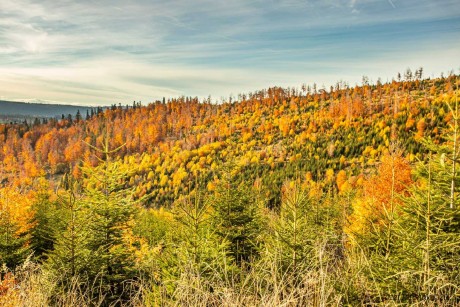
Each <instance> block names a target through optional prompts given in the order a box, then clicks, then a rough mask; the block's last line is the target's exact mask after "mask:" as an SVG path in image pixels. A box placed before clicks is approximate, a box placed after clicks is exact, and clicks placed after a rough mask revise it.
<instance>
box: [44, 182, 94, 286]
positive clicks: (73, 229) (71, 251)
mask: <svg viewBox="0 0 460 307" xmlns="http://www.w3.org/2000/svg"><path fill="white" fill-rule="evenodd" d="M61 186H62V189H63V192H61V193H60V194H59V195H58V197H59V200H58V203H59V205H60V209H59V212H56V213H57V214H58V220H57V222H56V223H55V224H54V225H53V230H54V235H53V240H54V249H53V250H52V251H51V252H49V253H48V254H47V261H46V263H45V267H47V268H48V269H49V270H50V271H51V272H52V273H54V275H55V276H57V277H58V278H59V280H60V281H61V283H62V284H63V286H64V287H67V286H69V285H70V284H71V283H72V281H73V280H74V279H83V280H84V279H86V277H87V272H88V270H89V268H90V262H91V251H90V250H89V249H88V239H89V233H88V224H90V223H91V219H90V216H89V214H88V212H87V211H86V208H85V207H84V204H83V201H82V195H81V187H80V183H79V182H78V181H76V180H75V179H74V178H72V177H71V176H70V175H65V176H64V177H63V179H62V181H61Z"/></svg>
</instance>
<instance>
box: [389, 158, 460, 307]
mask: <svg viewBox="0 0 460 307" xmlns="http://www.w3.org/2000/svg"><path fill="white" fill-rule="evenodd" d="M439 158H440V156H432V155H431V154H430V158H429V160H428V162H426V163H419V165H418V166H417V169H416V171H417V176H418V178H419V180H418V183H419V184H417V185H414V186H413V187H412V188H411V190H410V191H411V194H410V196H409V197H407V198H405V202H404V206H403V210H404V211H403V215H402V221H401V228H402V231H401V232H402V234H401V241H402V244H401V247H400V249H399V250H398V253H399V255H400V262H401V263H402V266H401V265H400V267H401V268H400V271H401V272H405V274H406V275H409V276H406V277H408V278H407V280H406V282H405V283H404V284H403V285H404V290H405V292H406V293H405V294H406V295H407V296H415V297H417V298H418V299H423V300H426V301H430V300H433V299H435V298H436V296H438V295H440V293H439V292H438V291H439V289H441V288H443V291H449V290H453V289H454V288H457V287H458V286H459V285H460V269H459V268H458V263H459V262H460V252H459V250H460V229H459V227H458V224H459V221H460V211H459V210H458V209H455V208H451V207H450V198H446V197H445V195H446V194H444V193H443V188H442V187H444V188H445V189H444V190H445V191H450V187H451V186H450V180H451V177H450V176H446V174H447V173H448V172H449V171H450V170H451V169H450V168H449V167H446V165H445V164H444V162H442V159H441V160H440V159H439ZM456 177H458V175H457V176H456ZM452 299H453V300H454V301H455V302H456V304H458V303H459V301H456V300H458V298H452Z"/></svg>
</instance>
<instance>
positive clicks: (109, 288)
mask: <svg viewBox="0 0 460 307" xmlns="http://www.w3.org/2000/svg"><path fill="white" fill-rule="evenodd" d="M108 144H109V142H108V134H106V135H105V138H104V144H102V148H96V147H94V146H91V145H89V146H90V147H91V148H92V149H93V150H95V151H96V153H97V154H99V155H100V157H98V159H99V161H100V165H99V166H98V167H96V168H91V167H83V169H82V170H83V176H84V177H85V178H86V180H85V187H84V189H83V194H84V202H85V206H86V207H87V210H88V214H89V216H90V217H91V223H90V224H89V225H88V230H89V238H88V248H89V250H90V251H91V254H92V262H91V269H90V270H89V275H90V277H91V278H100V282H101V284H102V286H103V288H104V291H106V293H105V294H106V295H107V297H108V301H111V300H115V299H120V297H123V295H125V294H127V293H124V286H125V282H126V281H128V280H129V279H131V278H133V277H134V266H135V265H134V255H133V252H132V249H131V247H130V246H129V244H128V243H127V236H129V235H131V231H132V221H133V216H134V212H135V206H134V202H133V198H132V197H133V191H132V189H128V188H126V182H127V181H128V180H127V178H128V175H129V172H128V171H125V170H122V169H120V164H119V163H116V162H114V161H112V159H111V155H112V154H113V153H115V152H117V151H118V150H119V149H120V148H121V147H120V148H117V149H114V150H110V149H109V145H108Z"/></svg>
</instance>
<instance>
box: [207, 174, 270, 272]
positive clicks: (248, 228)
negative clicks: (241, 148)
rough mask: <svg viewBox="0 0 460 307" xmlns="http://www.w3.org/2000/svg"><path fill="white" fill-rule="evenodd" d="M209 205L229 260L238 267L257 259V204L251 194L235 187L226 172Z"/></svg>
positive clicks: (240, 187) (246, 190) (254, 196)
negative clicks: (226, 247) (225, 246)
mask: <svg viewBox="0 0 460 307" xmlns="http://www.w3.org/2000/svg"><path fill="white" fill-rule="evenodd" d="M210 202H211V207H212V209H213V215H212V220H213V221H212V223H213V227H214V229H215V231H216V234H217V235H218V236H219V237H220V238H221V240H225V241H228V243H229V246H228V254H229V256H230V257H232V258H233V259H234V260H235V261H236V263H237V264H238V265H241V264H243V262H247V261H249V259H250V258H251V257H255V256H257V255H258V252H259V242H258V237H259V236H260V235H261V219H260V215H259V211H260V206H261V204H260V203H258V202H257V197H256V195H255V194H254V192H253V191H252V190H251V189H250V188H248V187H246V186H244V185H237V184H236V182H235V181H234V180H233V178H232V175H231V173H230V171H229V170H226V171H225V173H224V174H223V176H222V178H221V182H220V183H219V185H218V187H217V189H216V193H215V195H213V196H212V197H210Z"/></svg>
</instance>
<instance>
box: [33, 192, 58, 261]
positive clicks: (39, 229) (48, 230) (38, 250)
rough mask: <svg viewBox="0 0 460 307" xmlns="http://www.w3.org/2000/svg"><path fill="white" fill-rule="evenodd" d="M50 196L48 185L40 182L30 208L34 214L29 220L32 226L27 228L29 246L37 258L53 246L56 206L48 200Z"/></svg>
mask: <svg viewBox="0 0 460 307" xmlns="http://www.w3.org/2000/svg"><path fill="white" fill-rule="evenodd" d="M50 197H51V195H50V193H49V191H48V185H47V184H46V183H40V186H39V187H38V192H37V194H36V199H35V201H34V203H33V204H32V210H33V211H34V212H35V214H34V217H33V218H32V220H31V221H30V224H31V225H33V226H32V228H31V229H30V230H29V234H30V247H31V248H32V250H33V252H34V257H35V258H36V259H39V260H41V259H42V258H43V256H44V255H45V254H46V253H48V252H50V251H51V250H52V249H53V246H54V234H53V228H55V227H56V225H57V223H58V222H57V218H58V208H57V205H56V203H55V202H52V201H51V200H50Z"/></svg>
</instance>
